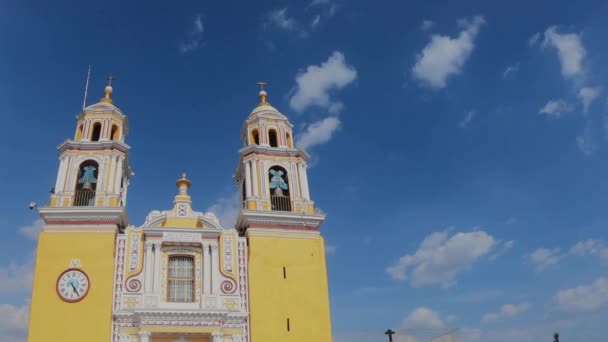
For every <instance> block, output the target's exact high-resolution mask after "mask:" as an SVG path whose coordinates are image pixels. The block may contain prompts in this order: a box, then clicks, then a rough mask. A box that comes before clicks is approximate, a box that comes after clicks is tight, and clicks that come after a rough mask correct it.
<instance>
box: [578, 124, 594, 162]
mask: <svg viewBox="0 0 608 342" xmlns="http://www.w3.org/2000/svg"><path fill="white" fill-rule="evenodd" d="M576 145H577V146H578V149H579V150H580V151H581V152H583V154H585V155H587V156H589V155H591V154H592V153H593V151H595V143H594V142H593V134H592V132H591V119H590V118H588V119H587V120H586V123H585V128H584V130H583V133H581V134H580V135H579V136H577V137H576Z"/></svg>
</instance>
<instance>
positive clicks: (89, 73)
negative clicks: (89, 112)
mask: <svg viewBox="0 0 608 342" xmlns="http://www.w3.org/2000/svg"><path fill="white" fill-rule="evenodd" d="M90 78H91V66H90V65H89V71H88V72H87V83H86V84H85V86H84V99H83V100H82V110H84V107H86V105H87V93H88V92H89V79H90Z"/></svg>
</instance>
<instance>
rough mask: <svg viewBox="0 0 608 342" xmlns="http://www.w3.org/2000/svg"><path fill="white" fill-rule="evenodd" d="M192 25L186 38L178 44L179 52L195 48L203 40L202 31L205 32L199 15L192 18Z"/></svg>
mask: <svg viewBox="0 0 608 342" xmlns="http://www.w3.org/2000/svg"><path fill="white" fill-rule="evenodd" d="M192 26H193V28H192V30H191V31H190V34H189V37H188V39H187V40H186V41H184V42H182V43H180V44H179V46H178V49H179V52H181V53H187V52H190V51H193V50H196V49H197V48H198V47H199V46H200V45H201V43H202V42H203V33H204V32H205V27H204V26H203V19H202V18H201V16H200V15H197V16H196V18H194V22H193V23H192Z"/></svg>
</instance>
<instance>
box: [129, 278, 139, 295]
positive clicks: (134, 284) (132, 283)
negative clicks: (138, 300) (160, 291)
mask: <svg viewBox="0 0 608 342" xmlns="http://www.w3.org/2000/svg"><path fill="white" fill-rule="evenodd" d="M139 290H141V281H139V279H134V278H131V279H129V280H127V291H129V292H139Z"/></svg>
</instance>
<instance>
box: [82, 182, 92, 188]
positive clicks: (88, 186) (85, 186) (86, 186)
mask: <svg viewBox="0 0 608 342" xmlns="http://www.w3.org/2000/svg"><path fill="white" fill-rule="evenodd" d="M82 190H93V184H92V183H91V182H89V181H86V182H84V184H82Z"/></svg>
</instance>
